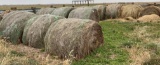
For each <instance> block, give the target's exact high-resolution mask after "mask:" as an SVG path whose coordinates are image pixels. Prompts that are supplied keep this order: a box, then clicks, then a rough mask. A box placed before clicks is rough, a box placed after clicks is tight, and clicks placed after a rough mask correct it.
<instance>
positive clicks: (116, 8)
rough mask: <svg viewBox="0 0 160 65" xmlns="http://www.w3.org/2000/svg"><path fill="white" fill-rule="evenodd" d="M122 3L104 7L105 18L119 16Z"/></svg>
mask: <svg viewBox="0 0 160 65" xmlns="http://www.w3.org/2000/svg"><path fill="white" fill-rule="evenodd" d="M121 7H122V4H110V5H108V6H107V8H106V19H108V18H111V19H113V18H119V17H120V13H121V12H120V11H121V10H120V9H121Z"/></svg>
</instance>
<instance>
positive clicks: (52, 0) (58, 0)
mask: <svg viewBox="0 0 160 65" xmlns="http://www.w3.org/2000/svg"><path fill="white" fill-rule="evenodd" d="M94 1H95V3H106V2H155V1H160V0H94ZM66 3H72V0H0V5H10V4H66Z"/></svg>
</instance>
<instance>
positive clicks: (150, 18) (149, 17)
mask: <svg viewBox="0 0 160 65" xmlns="http://www.w3.org/2000/svg"><path fill="white" fill-rule="evenodd" d="M137 20H138V21H139V22H157V21H158V20H160V17H159V16H158V15H156V14H151V15H144V16H142V17H140V18H138V19H137Z"/></svg>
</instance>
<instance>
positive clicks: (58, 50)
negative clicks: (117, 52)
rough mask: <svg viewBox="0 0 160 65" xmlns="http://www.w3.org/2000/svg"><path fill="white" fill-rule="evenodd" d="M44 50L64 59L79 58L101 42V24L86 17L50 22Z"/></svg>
mask: <svg viewBox="0 0 160 65" xmlns="http://www.w3.org/2000/svg"><path fill="white" fill-rule="evenodd" d="M44 42H45V51H46V52H48V53H50V54H53V55H56V56H58V57H59V58H62V59H66V58H69V57H70V56H71V55H72V56H74V57H75V58H76V59H80V58H83V57H85V56H86V55H88V54H89V53H91V51H93V50H94V49H96V48H97V47H99V46H100V45H101V44H103V34H102V29H101V26H100V25H99V24H98V23H97V22H94V21H93V20H88V19H72V18H71V19H70V18H69V19H61V20H58V21H57V22H55V23H52V24H51V26H50V28H49V29H48V31H47V33H46V36H45V38H44Z"/></svg>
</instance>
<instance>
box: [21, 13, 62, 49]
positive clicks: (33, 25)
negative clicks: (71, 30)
mask: <svg viewBox="0 0 160 65" xmlns="http://www.w3.org/2000/svg"><path fill="white" fill-rule="evenodd" d="M62 18H63V17H60V16H55V15H50V14H45V15H39V16H36V17H33V18H31V19H30V20H28V22H27V24H26V26H25V28H24V33H23V38H22V41H23V43H24V44H27V45H28V46H31V47H34V48H44V41H43V39H44V36H45V35H46V31H47V30H48V28H49V26H50V25H51V24H52V23H53V22H55V21H57V20H59V19H62Z"/></svg>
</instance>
